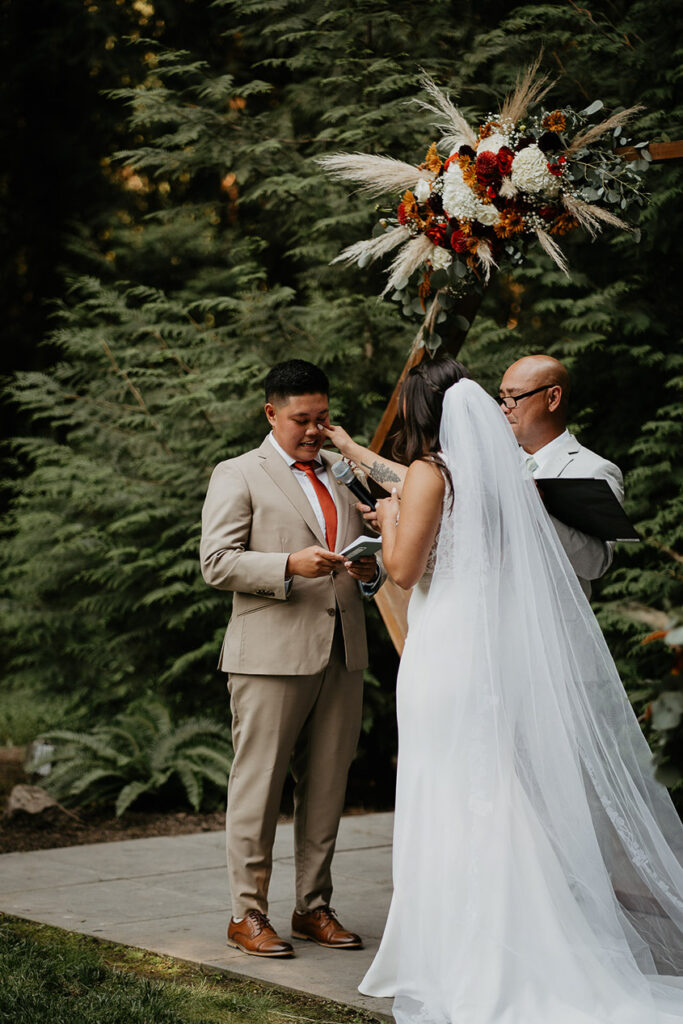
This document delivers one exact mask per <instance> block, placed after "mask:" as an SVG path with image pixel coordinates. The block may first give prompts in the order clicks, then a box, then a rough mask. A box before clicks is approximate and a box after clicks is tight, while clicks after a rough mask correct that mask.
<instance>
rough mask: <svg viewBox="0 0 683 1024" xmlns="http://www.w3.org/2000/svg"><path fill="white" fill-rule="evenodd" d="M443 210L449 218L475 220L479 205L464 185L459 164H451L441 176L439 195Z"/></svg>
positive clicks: (472, 193)
mask: <svg viewBox="0 0 683 1024" xmlns="http://www.w3.org/2000/svg"><path fill="white" fill-rule="evenodd" d="M441 199H442V201H443V208H444V210H445V211H446V213H447V214H448V216H449V217H457V218H458V220H475V219H476V216H477V208H478V207H479V206H480V205H481V204H480V203H479V202H478V200H477V197H476V196H475V194H474V192H473V191H472V189H471V188H470V187H469V185H466V184H465V180H464V178H463V176H462V170H461V169H460V164H459V163H457V161H456V162H454V163H452V164H451V165H450V166H449V168H448V170H447V171H446V173H445V174H444V176H443V192H442V193H441Z"/></svg>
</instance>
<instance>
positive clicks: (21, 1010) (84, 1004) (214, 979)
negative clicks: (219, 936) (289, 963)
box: [0, 915, 378, 1024]
mask: <svg viewBox="0 0 683 1024" xmlns="http://www.w3.org/2000/svg"><path fill="white" fill-rule="evenodd" d="M0 979H2V980H1V981H0V1022H1V1024H309V1022H314V1024H378V1018H376V1017H373V1016H371V1015H369V1014H367V1013H363V1012H361V1011H354V1010H352V1009H350V1008H347V1007H344V1006H340V1005H339V1004H338V1003H330V1002H327V1001H324V1000H319V999H312V998H309V997H307V996H298V995H296V994H293V993H289V992H282V991H281V990H278V989H273V988H269V987H267V986H265V985H260V984H257V983H255V982H252V981H249V980H247V979H243V978H232V977H228V976H227V975H223V974H218V973H213V972H212V973H206V972H205V971H203V970H202V969H201V968H199V967H195V966H193V965H190V964H186V963H183V962H182V961H178V960H173V959H172V958H171V957H164V956H157V955H155V954H153V953H147V952H145V951H143V950H140V949H129V948H127V947H125V946H117V945H114V944H113V943H110V942H100V941H99V940H97V939H91V938H89V937H87V936H83V935H74V934H72V933H71V932H65V931H62V930H61V929H59V928H51V927H48V926H47V925H40V924H34V923H32V922H28V921H21V920H19V919H17V918H13V917H7V916H4V915H0Z"/></svg>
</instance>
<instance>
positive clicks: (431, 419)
mask: <svg viewBox="0 0 683 1024" xmlns="http://www.w3.org/2000/svg"><path fill="white" fill-rule="evenodd" d="M463 377H466V378H468V379H471V377H470V373H469V372H468V370H467V369H466V368H465V367H464V366H463V365H462V363H459V362H458V361H457V359H454V358H453V356H449V355H446V354H445V353H444V354H443V355H436V356H434V357H433V358H429V357H428V356H425V357H424V359H423V360H422V362H421V363H418V365H417V366H414V367H413V368H412V370H409V371H408V373H407V374H406V377H405V380H404V381H403V386H402V387H401V393H400V395H399V399H398V430H397V432H396V435H395V437H394V443H393V455H394V458H395V459H396V460H397V462H401V463H403V465H405V466H409V465H410V463H411V462H415V460H416V459H424V460H425V461H427V462H435V463H436V464H437V465H438V466H440V467H441V469H442V470H443V471H444V474H445V476H446V479H447V480H448V483H449V485H450V484H451V480H450V473H449V472H448V469H447V468H446V466H445V465H444V463H443V460H442V459H441V457H440V455H439V454H438V452H439V427H440V426H441V410H442V407H443V396H444V395H445V393H446V391H447V390H448V389H449V387H450V386H451V385H452V384H457V382H458V381H459V380H462V379H463Z"/></svg>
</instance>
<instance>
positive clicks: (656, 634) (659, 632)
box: [640, 629, 668, 644]
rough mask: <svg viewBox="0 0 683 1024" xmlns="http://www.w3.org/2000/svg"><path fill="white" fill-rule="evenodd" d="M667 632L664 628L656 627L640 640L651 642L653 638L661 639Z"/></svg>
mask: <svg viewBox="0 0 683 1024" xmlns="http://www.w3.org/2000/svg"><path fill="white" fill-rule="evenodd" d="M667 632H668V630H666V629H657V630H655V632H654V633H648V635H647V636H646V637H644V638H643V639H642V640H641V641H640V642H641V644H651V643H652V641H653V640H663V639H664V637H665V636H666V634H667Z"/></svg>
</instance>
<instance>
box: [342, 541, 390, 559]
mask: <svg viewBox="0 0 683 1024" xmlns="http://www.w3.org/2000/svg"><path fill="white" fill-rule="evenodd" d="M381 547H382V538H381V537H366V536H363V537H356V539H355V540H352V541H351V543H350V544H347V545H346V547H345V548H342V550H341V551H340V552H339V554H340V555H343V556H344V558H346V559H347V561H349V562H357V561H358V559H359V558H368V557H369V556H370V555H374V554H376V553H377V552H378V551H379V550H380V548H381Z"/></svg>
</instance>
